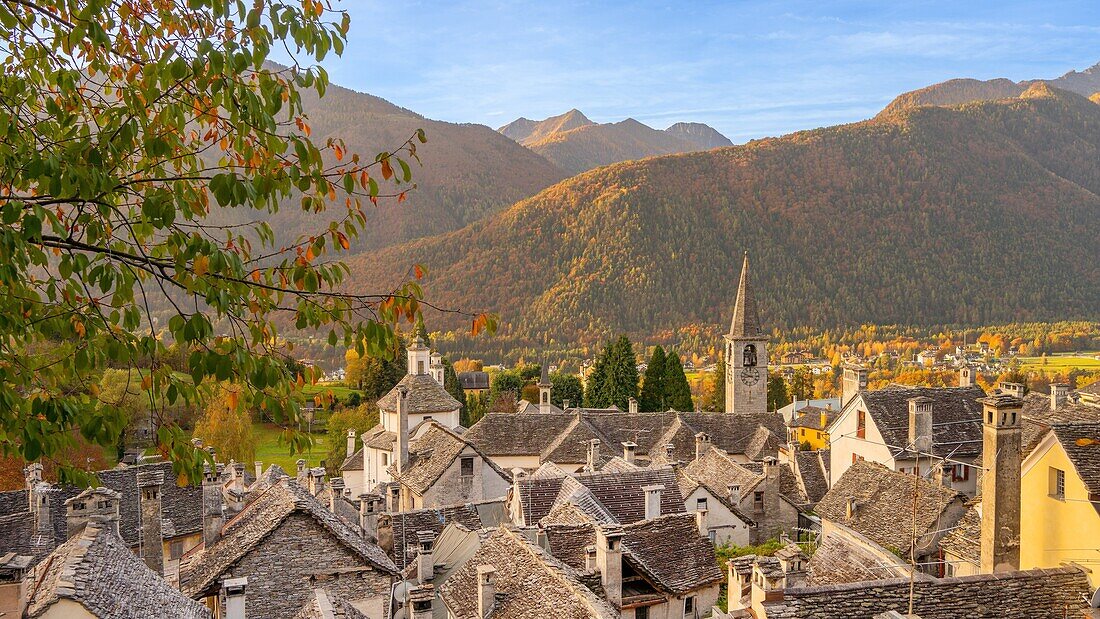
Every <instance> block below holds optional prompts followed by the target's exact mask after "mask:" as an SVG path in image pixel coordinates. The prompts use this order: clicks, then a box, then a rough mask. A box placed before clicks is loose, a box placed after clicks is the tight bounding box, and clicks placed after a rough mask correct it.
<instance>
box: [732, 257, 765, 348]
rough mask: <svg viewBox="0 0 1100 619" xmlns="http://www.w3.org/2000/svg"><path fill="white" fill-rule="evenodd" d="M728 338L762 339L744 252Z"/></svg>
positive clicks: (762, 333)
mask: <svg viewBox="0 0 1100 619" xmlns="http://www.w3.org/2000/svg"><path fill="white" fill-rule="evenodd" d="M729 335H730V337H762V336H763V335H764V332H763V330H762V329H761V328H760V314H759V313H758V312H757V311H756V297H755V296H754V295H753V293H752V287H751V286H749V252H748V251H747V250H746V251H745V262H744V263H743V264H742V265H741V283H740V284H738V285H737V303H736V304H735V305H734V306H733V321H732V322H731V323H730V332H729Z"/></svg>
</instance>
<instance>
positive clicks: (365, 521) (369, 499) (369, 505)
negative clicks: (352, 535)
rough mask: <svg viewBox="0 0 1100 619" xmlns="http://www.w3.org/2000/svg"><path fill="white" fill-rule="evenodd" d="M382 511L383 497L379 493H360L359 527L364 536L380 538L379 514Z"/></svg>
mask: <svg viewBox="0 0 1100 619" xmlns="http://www.w3.org/2000/svg"><path fill="white" fill-rule="evenodd" d="M381 512H382V497H380V496H378V495H377V494H360V495H359V528H361V529H363V535H364V537H368V538H373V539H378V514H379V513H381Z"/></svg>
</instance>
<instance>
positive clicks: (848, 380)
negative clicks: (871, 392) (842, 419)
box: [840, 365, 867, 407]
mask: <svg viewBox="0 0 1100 619" xmlns="http://www.w3.org/2000/svg"><path fill="white" fill-rule="evenodd" d="M865 389H867V368H865V367H862V366H858V365H849V366H846V367H845V368H844V379H843V385H842V389H841V398H840V406H841V407H844V406H847V405H848V402H851V401H852V400H854V399H855V397H856V396H857V395H859V392H860V391H863V390H865Z"/></svg>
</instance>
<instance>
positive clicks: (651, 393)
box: [638, 346, 665, 412]
mask: <svg viewBox="0 0 1100 619" xmlns="http://www.w3.org/2000/svg"><path fill="white" fill-rule="evenodd" d="M638 408H639V410H642V411H644V412H655V411H663V410H665V349H664V348H661V347H660V346H657V347H656V348H654V349H653V354H652V355H650V357H649V364H648V365H647V366H646V370H645V377H644V378H643V379H642V394H641V395H640V396H639V397H638Z"/></svg>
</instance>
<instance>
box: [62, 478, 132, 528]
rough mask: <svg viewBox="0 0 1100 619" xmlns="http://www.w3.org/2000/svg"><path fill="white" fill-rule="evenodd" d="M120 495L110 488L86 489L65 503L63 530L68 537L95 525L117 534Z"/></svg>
mask: <svg viewBox="0 0 1100 619" xmlns="http://www.w3.org/2000/svg"><path fill="white" fill-rule="evenodd" d="M121 498H122V495H120V494H119V493H117V492H115V491H114V490H111V489H110V488H103V487H99V488H88V489H87V490H85V491H84V492H81V493H80V494H78V495H76V496H74V497H73V498H71V499H69V500H67V501H65V528H66V531H67V535H68V537H72V536H73V535H75V534H76V533H79V532H80V531H81V530H83V529H84V526H85V525H87V524H88V523H96V524H99V525H100V526H102V527H103V528H109V529H111V530H112V531H114V532H115V533H116V534H117V533H118V504H119V501H120V500H121Z"/></svg>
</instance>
